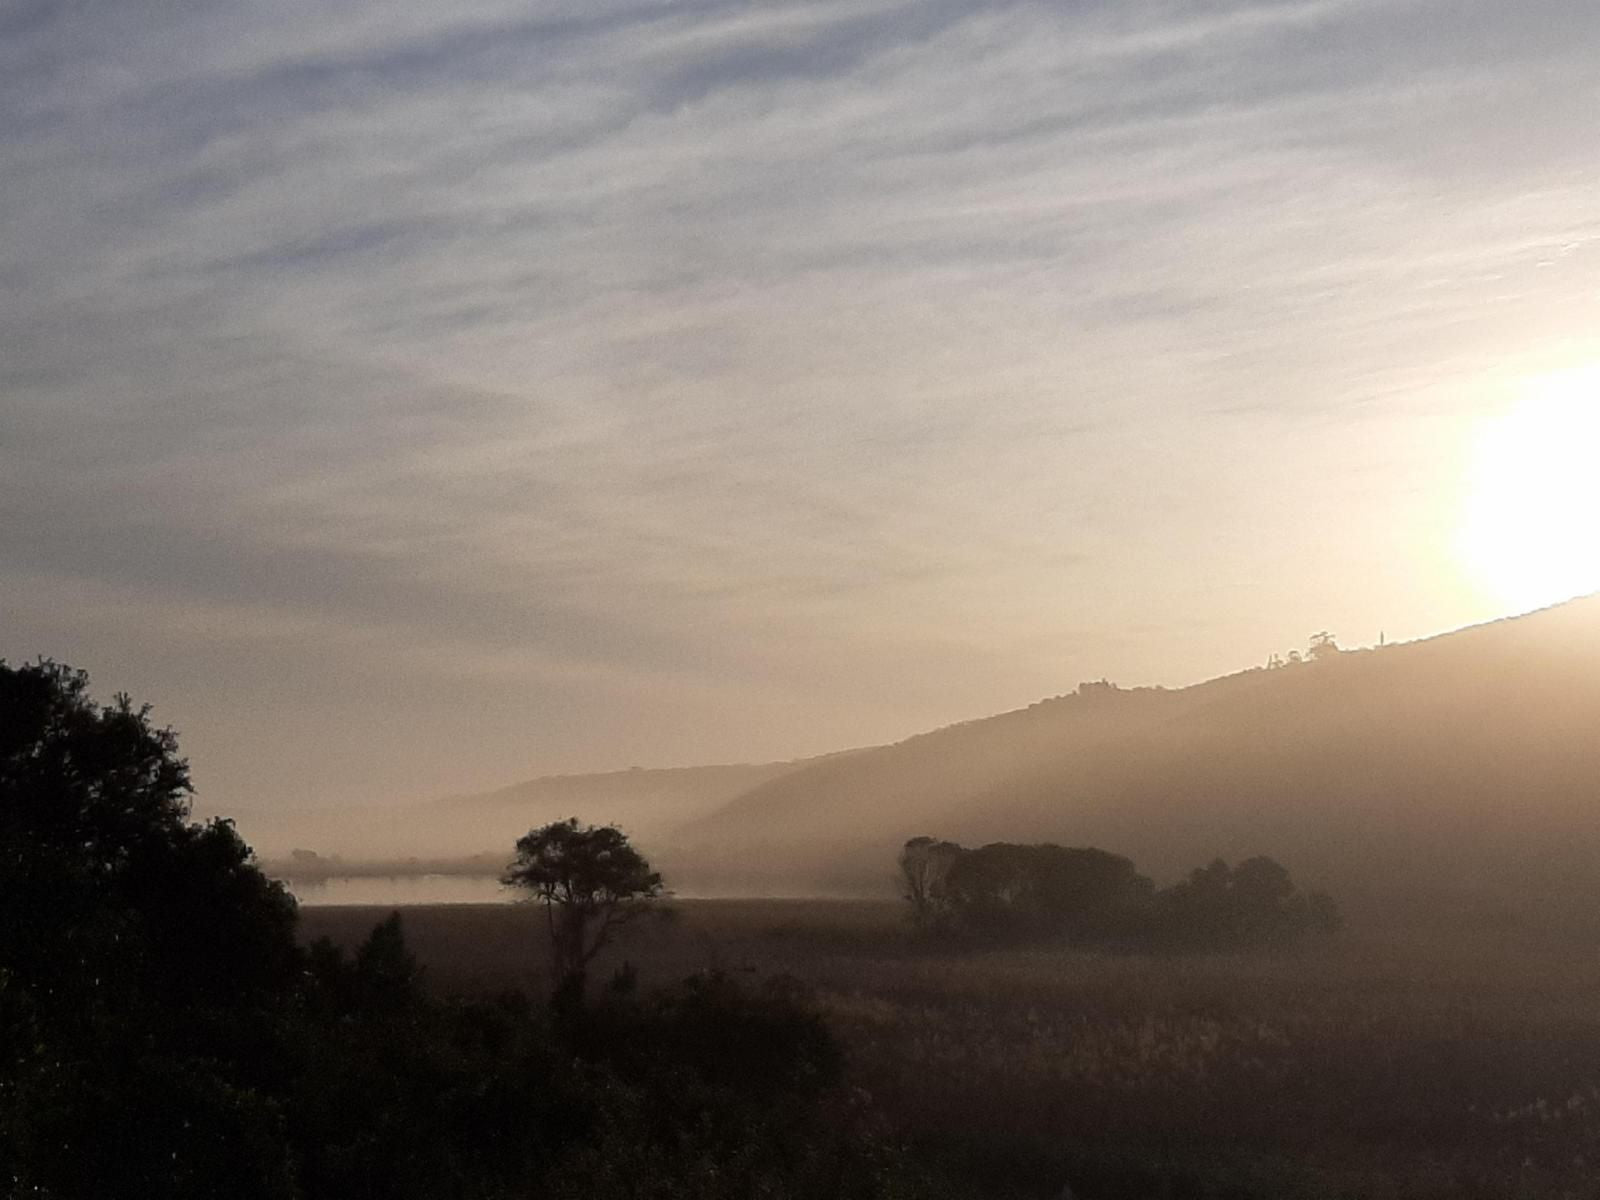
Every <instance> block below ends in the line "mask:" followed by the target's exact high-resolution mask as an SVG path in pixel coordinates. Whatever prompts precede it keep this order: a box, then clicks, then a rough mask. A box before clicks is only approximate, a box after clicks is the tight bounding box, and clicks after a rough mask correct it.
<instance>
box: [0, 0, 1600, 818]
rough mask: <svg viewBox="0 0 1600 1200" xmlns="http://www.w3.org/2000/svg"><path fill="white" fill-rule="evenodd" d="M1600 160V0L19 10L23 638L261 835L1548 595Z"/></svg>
mask: <svg viewBox="0 0 1600 1200" xmlns="http://www.w3.org/2000/svg"><path fill="white" fill-rule="evenodd" d="M1597 146H1600V5H1596V4H1595V3H1594V2H1593V0H1530V2H1529V3H1525V4H1514V5H1513V4H1507V3H1505V2H1504V0H1465V2H1454V3H1442V2H1432V3H1429V2H1410V0H1313V2H1302V3H1291V2H1271V3H1267V2H1263V3H1227V2H1222V0H1217V2H1210V3H1196V2H1194V0H1183V2H1179V0H1170V2H1168V3H1153V2H1141V0H1100V2H1075V3H1040V4H1030V3H995V4H978V3H960V4H957V3H945V2H943V0H893V2H890V0H855V2H851V3H834V2H824V3H815V4H784V3H768V4H761V5H751V4H744V3H697V2H694V0H689V2H684V3H680V2H676V0H672V2H668V0H657V2H653V3H624V2H621V0H618V2H615V3H607V2H604V0H581V2H574V3H570V4H557V3H545V4H536V5H529V4H528V3H527V2H526V0H516V2H514V3H513V2H511V0H503V2H502V0H464V2H461V3H454V4H439V3H436V2H433V0H430V2H427V3H423V2H420V0H387V2H386V3H382V4H376V3H374V4H370V5H363V4H353V3H352V4H339V5H328V4H325V3H321V2H315V3H314V2H310V0H274V2H273V3H270V4H269V3H260V4H247V3H238V2H226V0H224V2H220V3H213V4H209V5H206V6H203V7H201V6H193V5H170V4H155V3H146V2H143V0H123V2H121V3H117V4H104V5H88V4H83V5H74V4H64V3H56V2H54V0H36V2H29V0H21V2H18V3H10V4H7V3H4V2H3V0H0V613H3V619H0V654H3V655H5V656H6V657H8V658H10V659H12V660H17V659H24V658H31V657H32V656H34V655H36V654H48V655H53V656H56V657H59V658H63V659H65V660H67V661H70V662H72V663H74V664H76V665H81V666H84V667H86V668H88V669H89V670H90V671H91V672H92V673H93V674H94V676H95V679H96V685H97V689H99V690H100V691H102V692H103V693H109V692H110V691H111V690H113V689H117V688H125V689H127V690H129V691H131V692H133V693H134V694H135V695H136V696H139V697H144V698H150V699H152V700H155V701H156V702H157V705H158V709H157V711H158V715H159V716H160V717H161V718H163V719H164V720H167V721H170V722H172V723H173V724H175V725H177V726H178V727H179V730H180V732H181V733H182V735H183V737H184V745H185V748H186V749H187V751H188V752H189V754H190V756H191V758H192V759H193V760H194V764H195V768H196V774H197V778H198V780H199V782H200V784H201V787H202V790H203V792H204V793H205V795H206V797H207V801H208V806H209V807H213V808H222V809H229V808H238V807H243V808H245V809H249V808H251V807H259V806H262V805H266V804H269V803H277V802H283V803H290V804H294V805H301V804H320V803H334V802H340V801H347V800H369V801H370V800H375V799H379V798H383V797H388V796H404V797H407V798H416V797H424V796H428V795H431V794H435V793H438V792H443V791H455V790H470V789H475V788H481V787H488V786H493V785H495V784H500V783H506V782H510V781H512V780H515V779H519V778H525V777H528V776H530V775H534V774H538V773H543V772H546V771H551V770H563V769H587V768H598V767H610V766H625V765H628V764H630V763H683V762H694V761H711V760H724V759H730V758H739V759H754V758H767V757H790V756H793V755H798V754H802V753H810V752H816V751H821V750H825V749H831V748H837V747H840V746H844V745H850V744H860V743H866V742H873V741H880V740H885V739H890V738H895V737H900V736H904V735H906V734H909V733H912V732H915V731H917V730H919V729H922V728H926V727H928V726H931V725H934V724H939V723H943V722H947V721H950V720H955V719H960V718H963V717H969V716H978V715H983V714H986V713H989V712H992V711H995V710H998V709H1001V708H1007V707H1014V706H1017V705H1020V704H1025V703H1027V702H1028V701H1030V700H1032V699H1035V698H1037V697H1039V696H1043V695H1047V694H1052V693H1056V692H1061V691H1065V690H1069V689H1070V688H1071V687H1072V686H1074V685H1075V684H1076V683H1077V681H1078V680H1079V679H1082V678H1088V677H1096V678H1097V677H1100V676H1102V675H1106V676H1110V677H1112V678H1114V679H1119V680H1121V681H1124V682H1127V683H1140V682H1164V683H1185V682H1190V681H1193V680H1195V679H1198V678H1202V677H1205V676H1207V675H1210V674H1216V673H1219V672H1222V671H1224V670H1229V669H1233V668H1236V667H1239V666H1242V665H1245V664H1248V663H1251V662H1256V661H1262V660H1265V658H1266V657H1267V655H1268V654H1269V653H1270V652H1272V651H1274V650H1279V651H1281V650H1286V649H1288V648H1290V647H1291V646H1294V645H1301V644H1303V643H1304V639H1305V636H1306V635H1307V634H1309V633H1310V632H1312V631H1313V630H1318V629H1324V628H1326V629H1331V630H1333V631H1335V632H1336V633H1338V634H1340V635H1341V636H1342V637H1343V638H1344V639H1345V640H1346V641H1347V642H1350V643H1364V642H1368V641H1373V640H1376V638H1377V635H1378V632H1379V630H1380V629H1383V630H1385V631H1387V633H1388V634H1389V636H1390V637H1391V638H1393V637H1404V636H1414V635H1417V634H1421V633H1426V632H1432V631H1435V630H1438V629H1442V628H1446V627H1449V626H1453V625H1459V624H1463V623H1466V622H1468V621H1472V620H1476V619H1482V618H1487V617H1491V616H1496V615H1499V614H1500V613H1502V612H1504V611H1506V610H1507V607H1508V603H1509V600H1508V596H1507V594H1506V592H1505V589H1504V587H1503V586H1502V587H1498V589H1497V587H1496V586H1493V585H1494V582H1495V581H1493V580H1490V581H1488V582H1485V580H1484V578H1483V576H1482V574H1481V573H1479V572H1478V571H1477V567H1475V565H1474V563H1473V562H1472V556H1471V554H1470V553H1464V552H1463V550H1462V547H1463V545H1464V544H1465V543H1464V542H1463V535H1462V533H1461V530H1462V529H1463V527H1464V525H1466V524H1467V523H1469V522H1470V521H1472V520H1475V519H1481V512H1480V513H1478V515H1477V516H1474V513H1475V511H1476V510H1475V509H1474V505H1478V506H1480V507H1481V504H1482V500H1481V496H1482V483H1481V479H1480V477H1479V476H1480V474H1481V467H1482V459H1481V457H1480V455H1479V451H1478V450H1477V447H1479V446H1480V444H1481V442H1482V438H1483V431H1484V430H1485V429H1486V428H1489V427H1491V426H1492V425H1493V423H1494V422H1496V421H1501V420H1507V419H1510V418H1506V417H1505V415H1504V414H1506V413H1507V412H1509V411H1512V410H1514V409H1515V408H1516V406H1518V405H1525V404H1527V403H1528V402H1529V400H1530V396H1531V397H1533V398H1534V399H1537V396H1536V395H1535V394H1534V393H1533V392H1532V391H1530V389H1535V388H1536V387H1537V385H1536V383H1535V382H1534V381H1537V380H1539V379H1542V378H1547V377H1548V376H1549V375H1550V374H1551V373H1552V372H1557V371H1572V370H1575V369H1580V370H1581V369H1583V368H1587V367H1592V366H1594V365H1595V364H1600V335H1597V333H1596V331H1600V159H1597V158H1596V147H1597ZM1578 399H1579V401H1580V404H1579V408H1578V409H1577V410H1574V411H1582V410H1583V406H1584V405H1586V404H1587V403H1588V399H1587V394H1586V393H1585V394H1581V395H1579V396H1578ZM1590 428H1591V429H1592V424H1591V425H1590ZM1475 489H1476V490H1475ZM1573 495H1577V496H1578V500H1577V501H1576V503H1582V504H1592V503H1593V500H1594V496H1595V493H1594V491H1593V489H1592V487H1591V488H1589V489H1588V490H1587V491H1583V492H1575V493H1573ZM1528 519H1529V520H1530V521H1536V520H1537V519H1538V513H1537V510H1535V511H1533V512H1532V513H1531V515H1530V516H1529V517H1528ZM1569 528H1570V529H1572V530H1573V533H1572V534H1571V536H1572V537H1574V538H1588V539H1590V540H1591V542H1592V539H1593V533H1592V532H1591V531H1592V528H1593V523H1592V522H1589V521H1585V522H1581V523H1577V522H1574V523H1572V524H1571V525H1570V526H1569ZM1513 540H1515V538H1514V534H1513ZM1468 542H1470V538H1469V539H1468ZM1587 553H1588V554H1589V556H1590V560H1591V565H1593V547H1592V545H1591V546H1590V547H1589V548H1588V550H1587ZM1479 565H1481V564H1479ZM1547 567H1548V564H1546V568H1547ZM1546 568H1541V569H1546ZM1490 573H1491V574H1492V571H1491V572H1490ZM1582 574H1583V573H1582V572H1578V573H1577V575H1574V576H1568V575H1563V574H1562V573H1560V572H1555V573H1553V574H1552V576H1551V578H1552V583H1551V586H1552V587H1556V588H1558V589H1559V587H1561V586H1563V585H1565V584H1566V583H1568V582H1569V580H1570V579H1572V578H1576V577H1577V576H1581V575H1582ZM1501 583H1503V581H1501ZM1541 586H1542V585H1536V586H1531V590H1529V591H1528V593H1527V594H1526V595H1519V596H1518V597H1516V598H1517V599H1519V600H1527V601H1528V602H1529V603H1534V604H1536V603H1542V602H1545V601H1547V600H1553V599H1557V598H1559V597H1558V596H1555V595H1543V594H1538V593H1539V591H1540V587H1541Z"/></svg>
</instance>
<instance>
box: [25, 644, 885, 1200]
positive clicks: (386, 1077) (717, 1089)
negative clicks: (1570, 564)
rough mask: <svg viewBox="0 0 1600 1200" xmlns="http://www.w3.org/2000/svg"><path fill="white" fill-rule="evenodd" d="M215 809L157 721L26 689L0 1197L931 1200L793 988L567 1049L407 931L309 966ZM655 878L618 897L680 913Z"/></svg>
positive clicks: (726, 991)
mask: <svg viewBox="0 0 1600 1200" xmlns="http://www.w3.org/2000/svg"><path fill="white" fill-rule="evenodd" d="M188 794H189V778H188V771H187V767H186V765H185V763H184V761H183V760H182V759H181V758H180V757H179V756H178V753H177V744H176V740H175V738H174V736H173V735H172V733H171V732H170V731H166V730H159V729H156V728H154V727H153V726H152V725H151V724H150V721H149V713H148V711H147V710H146V709H143V708H135V707H134V706H133V705H132V704H131V703H130V702H129V701H128V700H127V699H126V698H122V697H119V698H118V699H117V701H116V702H115V703H114V704H113V705H111V706H110V707H104V708H102V707H97V706H96V705H94V704H93V703H92V702H91V701H90V700H89V698H88V694H87V682H86V680H85V678H84V676H83V675H82V674H81V673H77V672H74V671H70V670H68V669H67V668H65V667H61V666H58V665H56V664H54V663H49V662H41V663H39V664H37V665H33V666H25V667H21V668H12V667H9V666H6V665H5V664H4V663H0V1194H4V1195H8V1196H9V1195H29V1196H34V1197H38V1198H40V1200H76V1198H77V1197H95V1198H96V1200H119V1198H122V1197H129V1198H135V1197H137V1198H141V1200H143V1198H146V1197H153V1196H160V1197H163V1198H180V1200H181V1198H188V1197H193V1198H195V1200H200V1198H205V1200H213V1198H216V1197H224V1196H225V1197H229V1198H230V1200H254V1198H260V1200H321V1198H328V1200H346V1198H350V1197H361V1198H364V1200H412V1198H415V1200H457V1198H459V1200H494V1198H498V1197H513V1196H515V1197H523V1196H529V1195H538V1196H555V1197H564V1196H565V1197H580V1196H581V1197H590V1198H593V1200H608V1198H611V1197H617V1198H630V1200H631V1198H639V1200H646V1198H651V1200H654V1198H657V1197H659V1198H663V1200H665V1198H675V1197H685V1198H687V1197H711V1198H715V1197H728V1198H730V1200H731V1198H733V1197H744V1196H758V1195H764V1196H774V1197H776V1196H783V1197H793V1198H795V1200H802V1198H805V1197H819V1198H820V1197H830V1198H831V1197H839V1198H846V1197H857V1196H859V1197H869V1196H872V1197H876V1196H884V1197H888V1196H895V1195H900V1194H906V1193H907V1189H908V1187H909V1185H908V1184H907V1182H906V1180H907V1179H908V1178H909V1176H908V1174H907V1173H906V1171H905V1169H904V1163H903V1161H902V1159H901V1157H900V1155H899V1153H898V1152H897V1150H896V1149H895V1147H894V1145H893V1143H892V1141H891V1140H890V1139H889V1138H887V1137H886V1136H885V1134H884V1132H883V1131H882V1129H881V1128H880V1127H879V1126H878V1125H877V1123H876V1122H875V1120H874V1119H873V1117H872V1114H871V1112H870V1110H869V1108H868V1107H867V1106H866V1105H865V1104H864V1102H863V1101H862V1100H861V1098H860V1097H859V1095H858V1094H857V1093H854V1092H852V1091H851V1090H850V1089H849V1088H848V1086H846V1084H845V1083H844V1081H843V1077H842V1073H841V1071H842V1067H841V1061H840V1054H839V1051H838V1048H837V1046H836V1044H835V1043H834V1040H833V1038H832V1036H831V1035H830V1034H829V1032H828V1030H827V1029H826V1027H825V1026H824V1025H823V1024H822V1023H821V1021H820V1020H819V1019H818V1018H817V1017H816V1016H815V1015H814V1014H813V1013H812V1012H811V1010H810V1009H808V1008H807V1007H806V1005H805V1004H804V1003H803V998H802V997H801V996H800V995H799V993H798V991H797V990H796V989H795V988H794V987H793V986H792V985H788V984H783V983H774V984H769V985H767V986H766V987H764V988H759V989H747V988H742V987H739V986H736V985H735V984H733V983H732V982H731V981H729V980H727V979H724V978H721V977H717V976H711V977H702V978H697V979H693V980H691V981H689V982H688V983H686V984H685V985H683V986H682V987H680V988H678V989H676V990H673V991H669V992H666V993H662V994H659V995H654V996H648V997H643V998H637V997H634V996H631V995H624V994H623V992H621V991H619V992H616V993H614V994H613V995H612V996H611V998H609V999H608V1000H607V1001H606V1003H604V1004H602V1005H600V1006H598V1007H596V1008H594V1009H590V1010H576V1011H574V1012H572V1013H569V1014H567V1015H566V1016H565V1017H564V1019H563V1020H561V1021H560V1022H552V1020H551V1016H550V1014H549V1013H548V1012H546V1011H545V1010H544V1009H542V1008H539V1007H536V1006H534V1005H532V1004H530V1003H529V1002H528V1001H527V1000H526V999H524V998H522V997H521V996H515V995H513V996H507V997H503V998H500V999H496V1000H476V1001H471V1002H460V1001H453V1002H442V1001H439V1000H437V999H434V998H432V997H430V995H429V994H428V993H427V992H426V990H425V989H424V987H423V977H422V972H421V970H420V969H419V967H418V965H417V963H416V961H415V959H414V958H413V957H412V955H411V953H410V952H409V950H408V949H407V946H406V942H405V937H404V932H403V929H402V927H401V922H400V917H399V915H398V914H395V915H393V916H391V917H390V918H389V919H387V920H385V921H383V922H381V923H380V924H378V925H377V927H376V928H374V929H373V930H372V932H371V934H370V936H369V937H368V938H367V939H366V941H365V942H364V943H363V944H362V945H361V946H360V947H359V948H358V949H357V950H356V952H355V954H354V955H353V956H348V957H347V956H346V955H345V954H344V952H343V951H341V950H340V949H339V948H337V947H336V946H334V945H332V944H331V943H329V942H327V941H325V940H324V941H319V942H316V943H314V944H312V945H311V946H310V947H308V948H307V949H305V950H304V951H302V950H300V949H298V948H297V946H296V944H295V941H294V927H295V920H296V913H295V907H294V904H293V901H292V900H291V899H290V897H289V896H288V895H287V894H286V893H285V892H284V891H283V889H282V888H281V887H280V886H279V885H277V884H275V883H273V882H271V881H270V880H268V879H267V878H266V877H265V876H263V875H262V874H261V872H260V871H259V870H258V869H257V868H256V866H255V865H254V863H253V861H252V859H251V855H250V851H249V849H248V847H246V846H245V845H244V844H243V842H242V841H240V839H239V837H238V835H237V834H236V833H235V831H234V829H233V827H232V826H231V825H230V824H228V823H227V822H213V823H211V824H207V825H195V824H191V823H189V821H188V811H189V810H188V804H187V798H188ZM572 832H577V833H582V831H572ZM590 847H591V848H596V844H594V843H590ZM598 849H600V850H605V851H607V853H606V854H602V855H601V856H600V860H599V861H600V864H601V865H602V866H605V865H606V864H608V863H609V865H610V867H611V868H617V869H618V870H620V869H621V867H625V866H627V865H628V862H631V860H628V862H624V861H623V860H624V859H627V855H626V854H620V855H619V854H618V853H617V849H618V848H617V847H615V846H609V847H598ZM624 849H629V848H626V847H624ZM634 857H637V856H636V855H635V856H634ZM637 866H638V868H639V870H634V869H632V868H631V867H630V868H629V869H628V870H627V871H623V872H622V873H621V874H614V875H613V876H611V877H608V878H610V879H611V883H610V884H606V885H605V886H611V887H612V892H611V893H609V894H610V895H612V896H614V897H616V898H619V899H621V900H623V901H628V900H632V899H638V898H641V897H642V896H646V895H653V894H656V893H658V892H659V890H660V880H659V877H658V876H655V875H654V874H653V873H651V872H649V870H648V866H647V864H644V863H643V860H642V859H638V863H637ZM640 871H642V872H643V874H642V875H641V874H640ZM573 878H574V879H576V878H577V876H573ZM558 886H561V885H559V884H558ZM574 894H577V893H574ZM585 961H587V960H585Z"/></svg>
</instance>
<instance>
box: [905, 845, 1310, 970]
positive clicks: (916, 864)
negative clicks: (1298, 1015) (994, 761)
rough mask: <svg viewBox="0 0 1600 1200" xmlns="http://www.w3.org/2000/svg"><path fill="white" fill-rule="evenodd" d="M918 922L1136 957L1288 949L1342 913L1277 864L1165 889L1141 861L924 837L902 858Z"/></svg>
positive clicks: (1219, 863) (1209, 872)
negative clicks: (1154, 952) (1131, 951)
mask: <svg viewBox="0 0 1600 1200" xmlns="http://www.w3.org/2000/svg"><path fill="white" fill-rule="evenodd" d="M899 866H900V878H901V882H902V884H903V887H904V895H905V898H906V899H907V900H908V901H909V902H910V904H911V915H912V919H913V920H914V921H915V922H916V924H917V926H918V927H919V928H921V929H923V930H925V931H927V932H930V933H938V934H945V935H963V936H967V937H970V938H974V939H977V940H981V941H1000V940H1019V939H1042V938H1048V939H1053V940H1064V941H1067V942H1071V943H1077V944H1093V945H1121V946H1125V947H1129V948H1141V949H1148V948H1170V949H1180V950H1229V949H1243V948H1249V947H1259V946H1284V945H1289V944H1292V943H1294V942H1297V941H1300V940H1301V939H1303V938H1305V937H1307V936H1311V935H1317V934H1326V933H1332V932H1334V931H1335V930H1337V929H1338V928H1339V923H1340V921H1339V913H1338V909H1337V906H1336V905H1335V904H1334V903H1333V901H1332V900H1331V899H1330V898H1329V897H1327V896H1326V895H1324V894H1322V893H1320V892H1312V893H1301V892H1300V891H1298V890H1297V889H1296V888H1295V885H1294V882H1293V881H1292V880H1291V879H1290V877H1289V872H1288V871H1287V870H1285V869H1284V868H1283V867H1282V866H1281V865H1279V864H1278V863H1276V862H1274V861H1273V860H1272V859H1270V858H1264V857H1257V858H1250V859H1246V860H1245V861H1244V862H1241V863H1239V864H1238V865H1237V866H1229V865H1228V864H1227V863H1226V862H1224V861H1223V860H1221V859H1217V860H1216V861H1215V862H1212V863H1211V864H1210V865H1209V866H1205V867H1200V868H1198V869H1197V870H1195V871H1192V872H1190V874H1189V876H1188V877H1187V878H1186V879H1184V880H1182V881H1181V882H1179V883H1177V884H1174V885H1173V886H1171V887H1168V888H1164V889H1161V890H1157V889H1156V887H1155V885H1154V884H1153V883H1152V882H1151V881H1150V879H1149V878H1148V877H1146V876H1144V875H1141V874H1140V873H1139V871H1138V869H1137V868H1136V867H1135V866H1134V864H1133V862H1132V861H1131V860H1129V859H1127V858H1124V857H1122V856H1121V855H1118V854H1112V853H1110V852H1108V851H1105V850H1097V849H1093V848H1089V847H1065V846H1056V845H1051V844H1042V845H1017V844H1013V843H1010V842H993V843H991V844H989V845H987V846H980V847H978V848H976V849H970V850H969V849H967V848H966V847H964V846H961V845H958V844H957V843H955V842H947V841H940V840H938V839H936V838H931V837H916V838H912V839H911V840H910V841H908V842H907V843H906V844H905V846H904V847H903V848H902V849H901V851H900V858H899Z"/></svg>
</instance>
